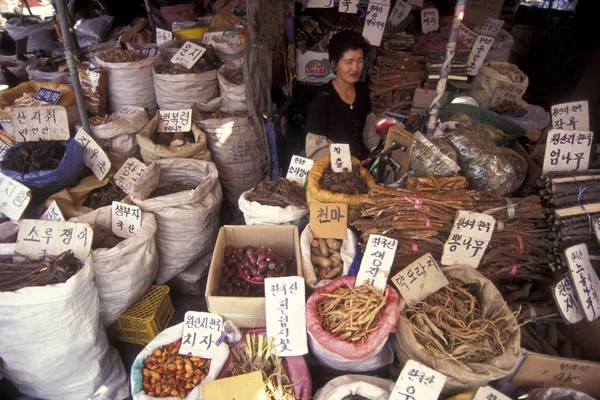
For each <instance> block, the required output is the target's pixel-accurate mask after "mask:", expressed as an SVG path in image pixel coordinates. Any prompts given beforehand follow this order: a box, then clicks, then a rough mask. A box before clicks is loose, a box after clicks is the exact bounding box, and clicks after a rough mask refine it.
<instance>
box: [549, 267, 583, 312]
mask: <svg viewBox="0 0 600 400" xmlns="http://www.w3.org/2000/svg"><path fill="white" fill-rule="evenodd" d="M552 295H553V296H554V301H555V302H556V305H557V306H558V311H560V315H562V317H563V319H564V320H565V321H566V322H567V323H568V324H575V323H577V322H579V321H581V320H583V319H584V318H585V314H584V313H583V309H582V308H581V306H580V305H579V301H578V300H577V294H576V293H575V289H574V288H573V281H572V280H571V277H569V276H566V277H564V278H563V279H561V280H560V281H559V282H558V283H557V284H556V286H554V290H552Z"/></svg>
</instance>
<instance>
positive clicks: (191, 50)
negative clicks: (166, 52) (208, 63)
mask: <svg viewBox="0 0 600 400" xmlns="http://www.w3.org/2000/svg"><path fill="white" fill-rule="evenodd" d="M205 52H206V49H205V48H204V47H202V46H199V45H197V44H194V43H192V42H185V43H184V44H183V46H181V48H180V49H179V51H177V53H175V55H174V56H173V57H172V58H171V62H172V63H173V64H181V65H183V66H184V67H185V68H187V69H191V68H192V67H193V66H194V64H196V63H197V62H198V60H199V59H200V57H202V55H203V54H204V53H205Z"/></svg>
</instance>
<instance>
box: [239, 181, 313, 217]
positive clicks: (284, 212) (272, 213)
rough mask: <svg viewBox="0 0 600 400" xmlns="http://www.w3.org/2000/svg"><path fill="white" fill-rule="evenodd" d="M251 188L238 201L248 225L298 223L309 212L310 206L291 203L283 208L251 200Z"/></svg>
mask: <svg viewBox="0 0 600 400" xmlns="http://www.w3.org/2000/svg"><path fill="white" fill-rule="evenodd" d="M251 190H252V189H251ZM251 190H248V191H246V192H244V193H242V195H241V196H240V200H239V201H238V204H239V206H240V211H241V212H243V213H244V219H245V220H246V225H290V224H292V225H296V223H299V220H300V219H301V218H302V217H304V216H305V215H306V214H308V207H298V206H292V205H289V206H287V207H285V208H283V207H275V206H264V205H262V204H260V203H258V202H256V201H249V200H247V199H246V196H247V195H248V193H250V191H251Z"/></svg>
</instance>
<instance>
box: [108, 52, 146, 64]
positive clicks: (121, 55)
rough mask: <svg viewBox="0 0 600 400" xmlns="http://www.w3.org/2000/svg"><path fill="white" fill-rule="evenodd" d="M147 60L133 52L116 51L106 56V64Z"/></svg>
mask: <svg viewBox="0 0 600 400" xmlns="http://www.w3.org/2000/svg"><path fill="white" fill-rule="evenodd" d="M145 58H147V57H146V56H143V55H141V54H139V53H138V52H137V51H133V50H115V51H113V52H112V53H110V54H107V55H105V56H104V58H103V60H104V61H106V62H135V61H141V60H143V59H145Z"/></svg>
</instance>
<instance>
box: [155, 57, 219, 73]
mask: <svg viewBox="0 0 600 400" xmlns="http://www.w3.org/2000/svg"><path fill="white" fill-rule="evenodd" d="M214 69H216V65H215V63H211V62H209V61H207V60H205V59H201V60H199V61H198V62H197V63H196V64H194V66H193V67H192V68H190V69H187V68H186V67H184V66H183V65H181V64H173V63H172V62H170V61H167V62H164V63H162V64H159V65H157V66H156V67H155V70H156V73H157V74H167V75H179V74H200V73H202V72H207V71H212V70H214Z"/></svg>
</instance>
